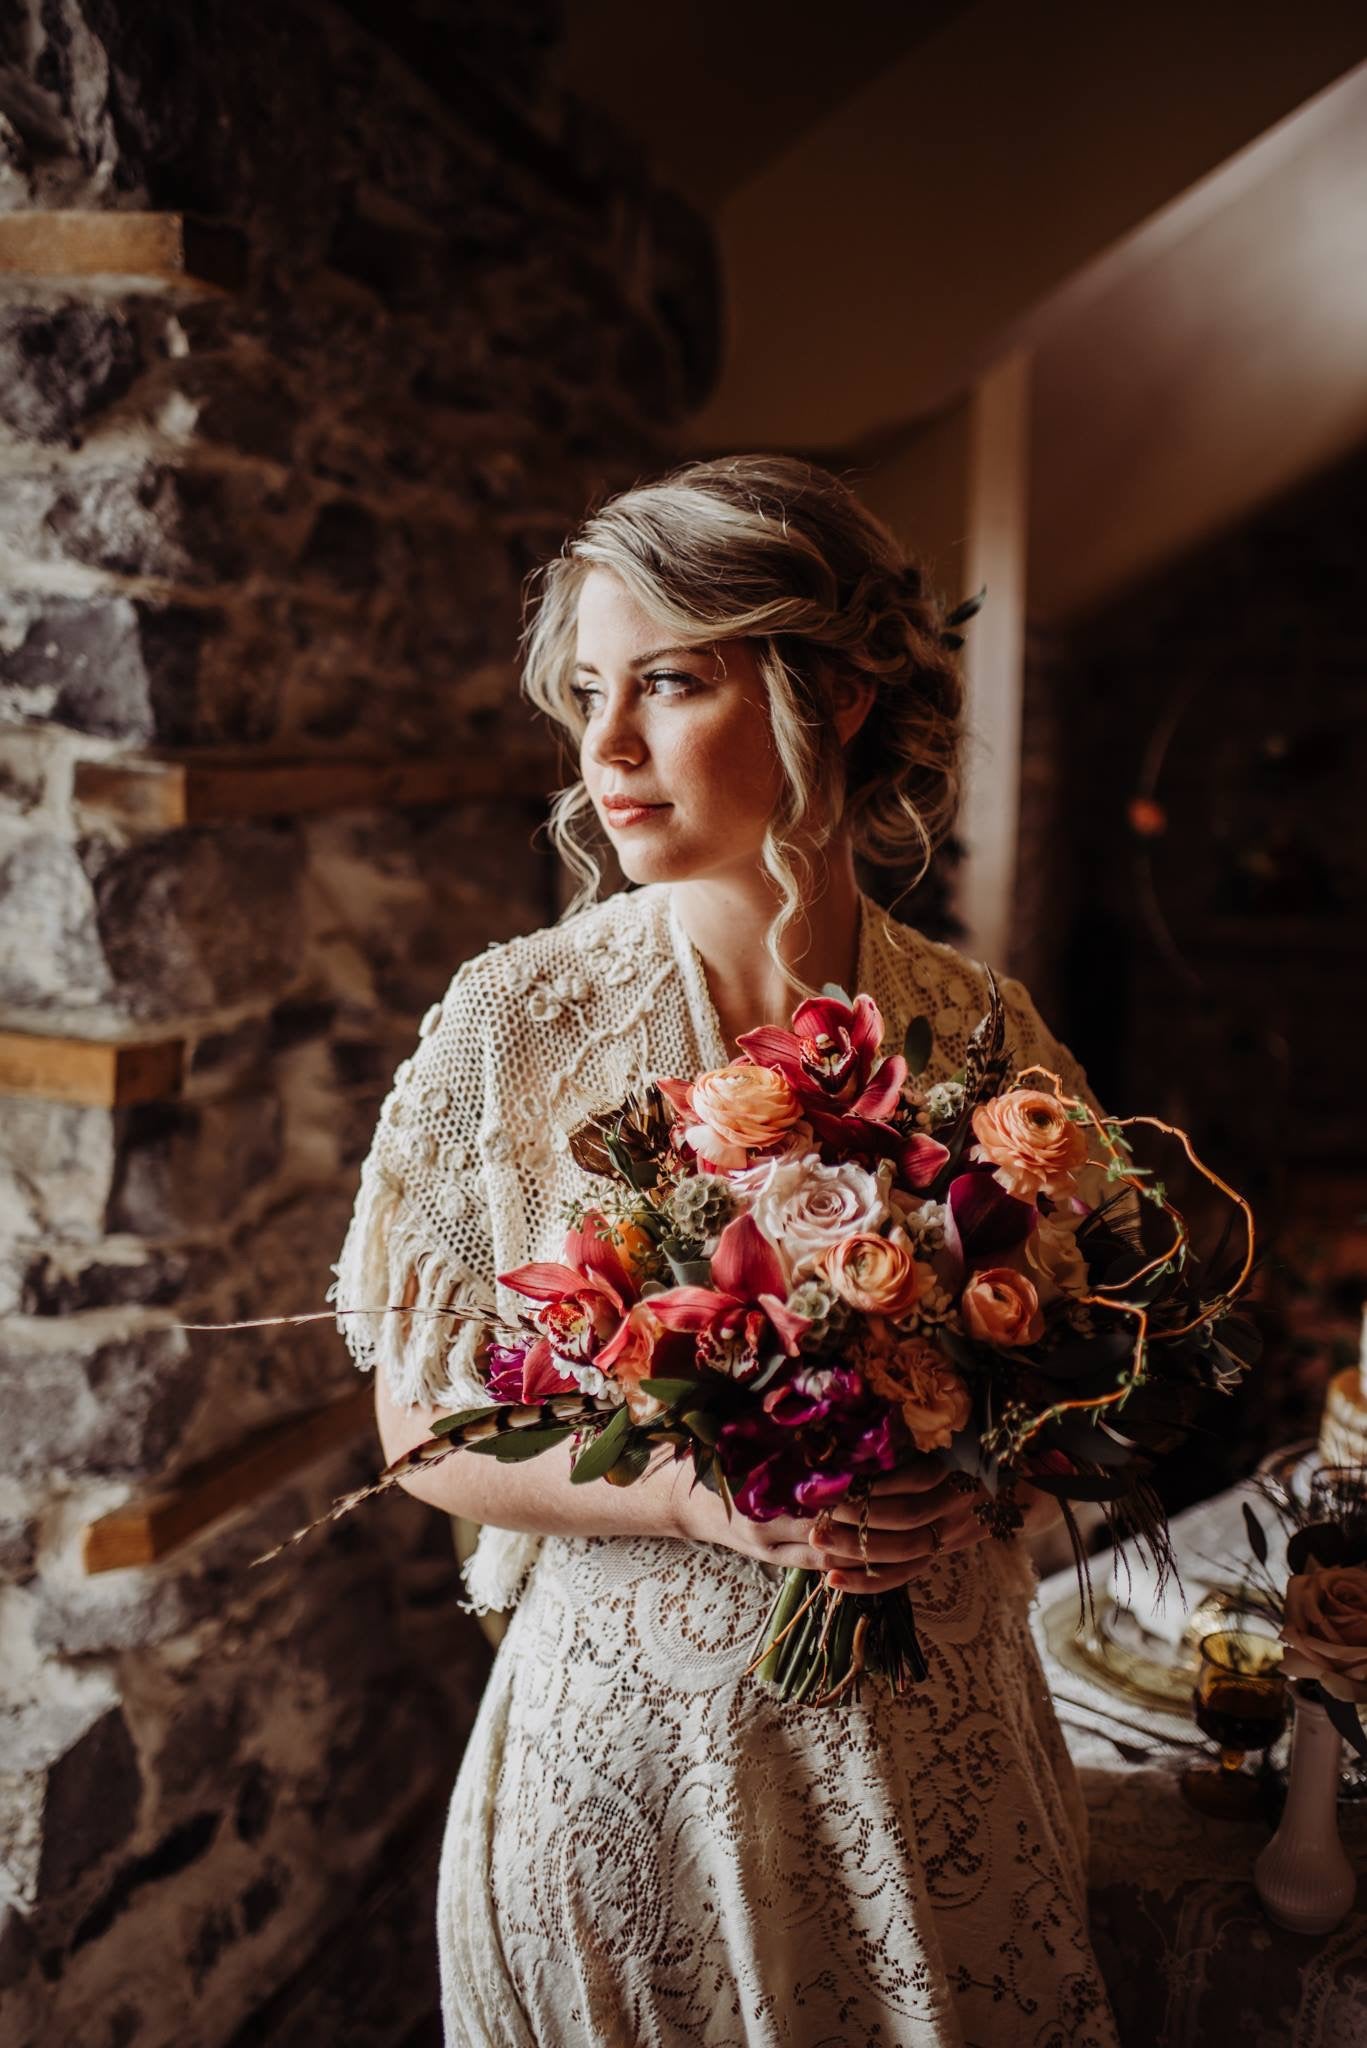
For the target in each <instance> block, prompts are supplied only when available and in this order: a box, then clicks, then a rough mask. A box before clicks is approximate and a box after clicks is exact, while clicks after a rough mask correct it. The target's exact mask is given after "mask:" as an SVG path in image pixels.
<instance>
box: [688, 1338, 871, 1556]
mask: <svg viewBox="0 0 1367 2048" xmlns="http://www.w3.org/2000/svg"><path fill="white" fill-rule="evenodd" d="M904 1448H905V1436H904V1432H903V1430H902V1426H901V1420H900V1417H899V1416H898V1414H897V1412H896V1410H895V1409H894V1408H892V1407H891V1406H890V1405H889V1404H888V1403H887V1402H886V1401H880V1400H879V1399H878V1398H877V1397H876V1396H875V1395H872V1394H870V1393H869V1391H868V1388H867V1386H866V1384H865V1382H864V1379H863V1376H862V1374H860V1373H859V1372H857V1371H856V1370H855V1368H854V1367H853V1366H848V1365H832V1366H813V1365H809V1364H807V1363H806V1362H805V1361H800V1362H798V1363H797V1364H795V1365H792V1366H788V1367H785V1368H784V1370H783V1374H782V1377H781V1378H780V1379H779V1381H778V1382H777V1383H776V1384H775V1385H774V1386H772V1387H770V1388H769V1390H768V1391H767V1393H766V1394H765V1396H764V1399H763V1402H762V1403H761V1406H760V1409H759V1411H758V1412H756V1413H751V1414H748V1415H742V1416H738V1417H737V1418H736V1419H735V1421H733V1422H727V1423H724V1424H723V1425H722V1428H721V1430H720V1432H719V1434H718V1438H717V1457H718V1460H719V1461H720V1464H721V1468H722V1470H723V1472H724V1473H725V1474H726V1478H727V1482H728V1484H729V1485H730V1487H731V1492H732V1495H733V1497H734V1499H735V1503H736V1506H737V1507H738V1508H739V1509H740V1511H741V1513H742V1514H743V1515H748V1516H749V1517H750V1519H751V1520H752V1521H755V1522H771V1521H772V1520H773V1519H774V1517H775V1516H776V1515H802V1514H815V1513H817V1512H819V1510H820V1509H821V1508H823V1507H830V1506H833V1505H834V1503H835V1502H836V1501H838V1500H843V1499H844V1498H845V1496H846V1495H847V1494H848V1492H849V1490H850V1488H851V1486H852V1485H853V1484H854V1482H855V1480H856V1479H857V1478H859V1477H860V1476H861V1475H863V1474H866V1473H874V1472H890V1471H891V1470H892V1468H893V1466H894V1465H895V1464H896V1462H897V1459H898V1456H899V1455H900V1453H901V1451H902V1450H903V1449H904Z"/></svg>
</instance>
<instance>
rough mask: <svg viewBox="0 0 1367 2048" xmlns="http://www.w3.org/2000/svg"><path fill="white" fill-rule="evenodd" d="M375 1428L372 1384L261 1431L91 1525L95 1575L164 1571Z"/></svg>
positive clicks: (86, 1555) (85, 1558)
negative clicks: (217, 1529)
mask: <svg viewBox="0 0 1367 2048" xmlns="http://www.w3.org/2000/svg"><path fill="white" fill-rule="evenodd" d="M374 1428H375V1392H374V1388H373V1387H372V1385H371V1383H370V1381H369V1380H365V1381H363V1382H362V1383H361V1384H360V1385H359V1386H357V1387H353V1388H352V1389H351V1391H350V1392H349V1393H345V1394H343V1395H342V1396H341V1398H340V1400H336V1401H331V1402H329V1403H328V1405H327V1406H326V1407H324V1408H320V1409H318V1410H316V1411H312V1412H310V1413H309V1414H307V1415H294V1416H288V1417H287V1418H286V1419H285V1420H284V1421H283V1422H275V1423H271V1424H270V1425H269V1426H268V1427H267V1428H265V1429H261V1430H257V1431H256V1433H255V1434H254V1435H253V1436H250V1437H248V1438H247V1440H246V1441H245V1442H244V1443H241V1444H236V1445H234V1446H233V1447H232V1449H230V1450H226V1451H220V1452H219V1453H218V1454H217V1455H216V1456H215V1457H213V1458H207V1459H206V1460H205V1461H204V1463H203V1464H202V1465H198V1466H196V1467H195V1468H194V1469H193V1470H192V1471H189V1472H186V1473H185V1474H184V1476H183V1477H182V1478H181V1479H180V1480H179V1481H178V1482H177V1483H176V1484H175V1485H174V1486H170V1487H167V1488H166V1489H165V1491H164V1492H162V1493H158V1494H154V1495H152V1496H151V1497H149V1498H148V1499H146V1500H142V1501H130V1502H129V1504H128V1505H127V1506H126V1507H122V1508H115V1509H114V1511H113V1512H112V1513H111V1514H108V1515H101V1517H100V1519H99V1520H98V1521H97V1522H91V1523H89V1524H88V1525H87V1527H86V1530H85V1535H84V1540H83V1543H82V1548H81V1557H82V1562H83V1564H84V1566H85V1569H86V1572H87V1574H91V1575H93V1574H94V1573H97V1572H114V1571H123V1570H125V1569H126V1568H127V1567H128V1566H129V1565H140V1564H156V1563H157V1562H158V1561H159V1560H160V1559H161V1558H163V1557H169V1556H170V1554H171V1552H172V1551H174V1550H179V1549H180V1548H181V1546H182V1545H183V1544H186V1543H188V1542H189V1541H190V1539H191V1537H192V1536H198V1535H199V1534H200V1532H201V1531H202V1530H204V1529H207V1528H208V1527H209V1525H210V1523H212V1522H217V1521H219V1520H220V1519H221V1518H222V1517H223V1516H224V1515H228V1514H231V1513H232V1512H233V1511H234V1510H235V1509H236V1508H242V1507H248V1506H250V1505H251V1503H252V1502H253V1501H255V1500H259V1499H261V1498H262V1496H263V1495H265V1494H268V1493H272V1492H274V1491H275V1489H276V1488H277V1487H279V1486H280V1485H282V1484H283V1483H284V1481H285V1480H287V1479H290V1478H292V1477H293V1476H294V1474H295V1473H296V1472H300V1471H302V1470H303V1468H304V1467H305V1466H306V1465H310V1464H312V1463H313V1462H314V1460H315V1459H317V1458H319V1457H321V1456H322V1455H323V1453H324V1452H325V1451H331V1450H335V1449H336V1448H338V1447H339V1446H340V1445H342V1444H345V1443H350V1442H351V1440H352V1439H353V1438H354V1437H359V1436H362V1435H363V1434H365V1432H366V1431H367V1430H369V1431H373V1430H374Z"/></svg>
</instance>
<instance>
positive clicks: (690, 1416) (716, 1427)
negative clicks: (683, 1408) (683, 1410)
mask: <svg viewBox="0 0 1367 2048" xmlns="http://www.w3.org/2000/svg"><path fill="white" fill-rule="evenodd" d="M679 1420H680V1421H681V1422H682V1423H683V1425H684V1427H685V1429H691V1430H692V1432H693V1434H694V1436H696V1437H701V1439H702V1441H703V1442H704V1443H705V1444H714V1443H715V1442H716V1441H717V1437H718V1435H719V1433H720V1429H721V1425H720V1423H719V1422H718V1421H717V1418H716V1416H715V1415H713V1414H711V1413H710V1412H709V1410H707V1409H706V1408H690V1409H689V1410H688V1412H687V1414H685V1415H681V1416H680V1418H679Z"/></svg>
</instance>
